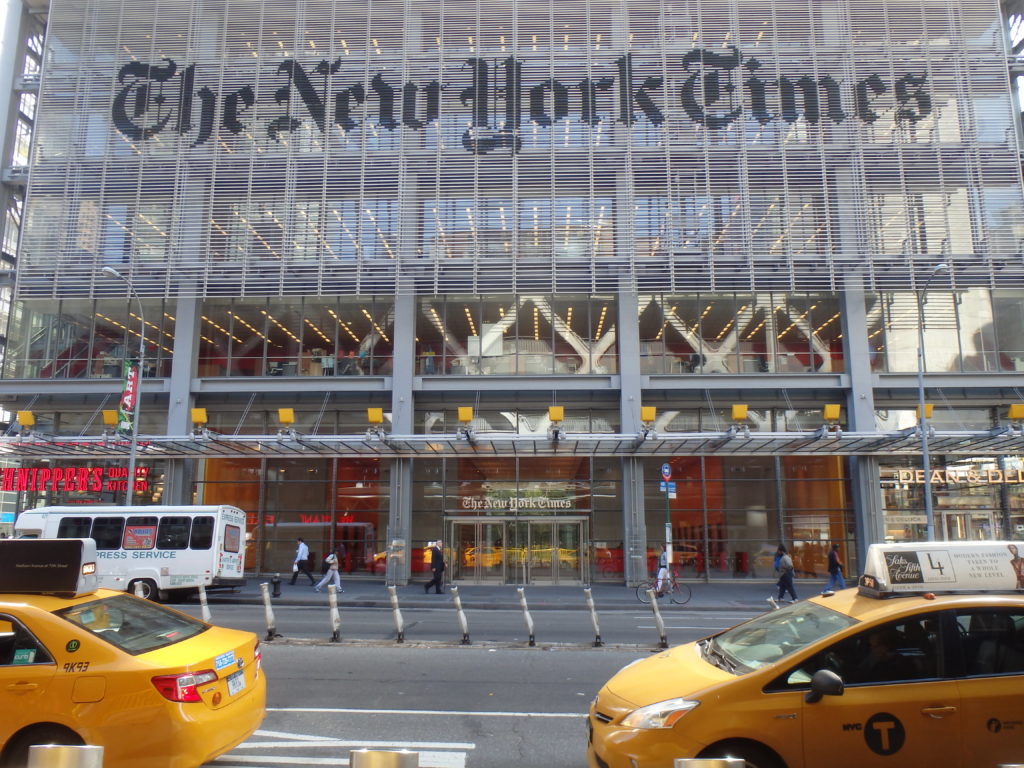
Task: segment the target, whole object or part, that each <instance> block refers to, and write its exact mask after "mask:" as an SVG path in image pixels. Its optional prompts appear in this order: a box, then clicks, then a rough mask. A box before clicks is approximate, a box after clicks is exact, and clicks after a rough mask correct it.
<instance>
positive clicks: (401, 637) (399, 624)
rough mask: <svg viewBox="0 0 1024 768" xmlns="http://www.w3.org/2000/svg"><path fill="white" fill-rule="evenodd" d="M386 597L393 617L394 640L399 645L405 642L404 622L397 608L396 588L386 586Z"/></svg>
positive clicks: (400, 611)
mask: <svg viewBox="0 0 1024 768" xmlns="http://www.w3.org/2000/svg"><path fill="white" fill-rule="evenodd" d="M388 597H389V598H390V599H391V613H392V614H393V615H394V617H395V640H396V642H399V643H404V642H405V621H404V620H403V619H402V610H401V609H400V608H399V607H398V588H397V587H395V586H393V585H390V586H388Z"/></svg>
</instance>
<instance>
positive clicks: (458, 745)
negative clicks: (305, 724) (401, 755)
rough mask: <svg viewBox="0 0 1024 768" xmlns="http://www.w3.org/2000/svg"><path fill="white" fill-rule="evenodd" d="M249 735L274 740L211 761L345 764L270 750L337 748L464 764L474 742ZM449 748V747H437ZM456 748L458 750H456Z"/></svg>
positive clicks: (424, 765)
mask: <svg viewBox="0 0 1024 768" xmlns="http://www.w3.org/2000/svg"><path fill="white" fill-rule="evenodd" d="M253 738H264V739H276V741H247V742H245V743H244V744H239V745H238V746H237V747H235V749H234V751H232V752H230V753H229V754H227V755H223V756H221V757H219V758H217V759H216V760H215V761H214V765H217V766H224V768H227V766H241V765H339V766H344V765H349V760H348V759H345V758H342V757H340V756H338V757H285V756H283V755H280V754H274V751H275V750H281V749H331V750H337V752H339V753H340V752H341V751H342V750H349V751H351V750H353V749H380V750H388V751H394V750H409V751H413V752H416V753H417V754H418V755H419V765H420V767H421V768H466V751H468V750H473V749H476V744H475V743H474V742H462V741H451V742H449V741H357V740H350V739H332V738H324V737H323V736H313V735H310V734H302V733H285V732H282V731H266V730H262V729H261V730H258V731H256V733H255V734H254V736H253ZM239 750H267V751H268V752H270V754H262V755H252V754H249V755H242V754H238V752H239ZM441 750H451V751H441ZM456 750H458V751H456Z"/></svg>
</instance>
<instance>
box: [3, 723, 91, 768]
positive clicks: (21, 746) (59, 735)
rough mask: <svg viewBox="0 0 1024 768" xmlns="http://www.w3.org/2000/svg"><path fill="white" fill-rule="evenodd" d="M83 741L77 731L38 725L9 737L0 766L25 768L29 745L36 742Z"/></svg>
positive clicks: (67, 742)
mask: <svg viewBox="0 0 1024 768" xmlns="http://www.w3.org/2000/svg"><path fill="white" fill-rule="evenodd" d="M84 743H85V742H84V741H82V739H81V737H80V736H79V735H78V734H77V733H75V732H74V731H71V730H68V729H67V728H63V727H61V726H59V725H39V726H36V727H35V728H31V729H29V730H27V731H23V732H22V733H20V734H19V735H17V736H15V737H14V738H13V739H11V742H10V744H8V746H7V749H6V750H4V753H3V760H2V762H0V766H3V768H25V766H27V765H28V750H29V747H32V746H35V745H37V744H62V745H66V746H81V745H82V744H84Z"/></svg>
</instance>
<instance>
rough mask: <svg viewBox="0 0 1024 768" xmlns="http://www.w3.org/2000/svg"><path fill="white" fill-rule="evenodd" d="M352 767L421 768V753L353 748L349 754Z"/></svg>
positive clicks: (404, 750) (405, 750)
mask: <svg viewBox="0 0 1024 768" xmlns="http://www.w3.org/2000/svg"><path fill="white" fill-rule="evenodd" d="M349 765H350V766H351V768H419V765H420V753H419V752H410V751H409V750H407V749H403V750H401V751H398V752H387V751H385V750H381V749H353V750H352V752H351V753H350V754H349Z"/></svg>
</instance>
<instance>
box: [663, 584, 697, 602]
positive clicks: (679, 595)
mask: <svg viewBox="0 0 1024 768" xmlns="http://www.w3.org/2000/svg"><path fill="white" fill-rule="evenodd" d="M692 594H693V593H692V592H691V591H690V585H689V584H687V583H686V582H683V581H673V582H672V591H671V592H669V598H668V599H669V600H671V601H672V602H673V603H675V604H676V605H686V604H687V603H688V602H690V597H691V596H692Z"/></svg>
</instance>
